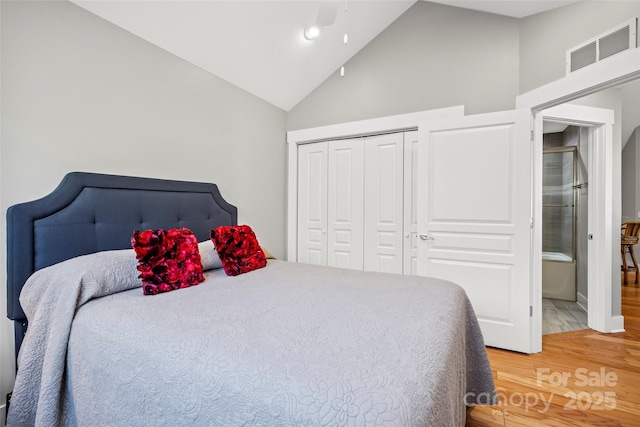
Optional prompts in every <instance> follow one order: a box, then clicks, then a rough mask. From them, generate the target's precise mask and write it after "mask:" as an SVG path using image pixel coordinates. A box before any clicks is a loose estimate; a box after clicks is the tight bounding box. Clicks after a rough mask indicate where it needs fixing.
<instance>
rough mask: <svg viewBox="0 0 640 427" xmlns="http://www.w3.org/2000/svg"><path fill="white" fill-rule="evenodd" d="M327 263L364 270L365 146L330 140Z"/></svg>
mask: <svg viewBox="0 0 640 427" xmlns="http://www.w3.org/2000/svg"><path fill="white" fill-rule="evenodd" d="M328 183H329V188H328V193H327V198H328V201H327V205H328V227H327V228H328V239H327V240H328V265H330V266H333V267H342V268H351V269H355V270H362V269H363V247H364V243H363V225H362V221H363V209H364V205H363V203H364V201H363V197H364V146H363V143H362V140H361V139H346V140H338V141H330V142H329V176H328Z"/></svg>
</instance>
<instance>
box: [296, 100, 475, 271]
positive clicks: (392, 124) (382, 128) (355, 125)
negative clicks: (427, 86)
mask: <svg viewBox="0 0 640 427" xmlns="http://www.w3.org/2000/svg"><path fill="white" fill-rule="evenodd" d="M461 116H464V106H462V105H458V106H455V107H448V108H438V109H434V110H428V111H419V112H416V113H409V114H400V115H397V116H388V117H380V118H376V119H368V120H360V121H354V122H347V123H340V124H336V125H328V126H320V127H315V128H308V129H300V130H293V131H289V132H287V144H288V149H287V150H288V165H287V261H297V260H298V259H297V257H298V220H297V218H298V146H299V145H301V144H310V143H314V142H321V141H328V140H331V139H346V138H355V137H361V136H371V135H377V134H383V133H393V132H406V131H412V130H418V124H419V123H420V122H423V121H426V120H433V119H442V118H448V117H461Z"/></svg>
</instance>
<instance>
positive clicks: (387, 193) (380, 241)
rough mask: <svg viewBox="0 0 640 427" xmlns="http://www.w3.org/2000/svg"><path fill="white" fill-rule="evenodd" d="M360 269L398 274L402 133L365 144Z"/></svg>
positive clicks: (401, 207) (401, 227) (370, 138)
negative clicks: (362, 253) (361, 257)
mask: <svg viewBox="0 0 640 427" xmlns="http://www.w3.org/2000/svg"><path fill="white" fill-rule="evenodd" d="M364 145H365V148H364V150H365V175H364V176H365V183H366V184H365V196H364V247H365V253H364V269H365V270H367V271H380V272H386V273H400V274H402V266H403V259H402V247H403V237H402V232H403V220H404V217H403V200H404V194H403V180H404V172H403V163H404V153H403V138H402V133H394V134H388V135H379V136H373V137H368V138H367V139H366V141H365V144H364Z"/></svg>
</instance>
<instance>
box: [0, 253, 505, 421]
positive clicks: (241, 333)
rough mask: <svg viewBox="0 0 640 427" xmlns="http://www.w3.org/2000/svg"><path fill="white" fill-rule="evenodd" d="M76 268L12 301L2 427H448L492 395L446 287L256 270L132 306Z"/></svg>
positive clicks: (465, 304)
mask: <svg viewBox="0 0 640 427" xmlns="http://www.w3.org/2000/svg"><path fill="white" fill-rule="evenodd" d="M89 257H91V256H89ZM134 261H135V260H134ZM68 262H69V261H68ZM71 262H79V261H71ZM127 262H128V261H127ZM127 262H121V264H123V265H127ZM134 264H135V263H134ZM85 265H86V264H85ZM72 267H73V268H72ZM75 268H79V265H73V266H71V267H69V269H66V270H64V272H57V273H56V275H55V278H54V280H55V281H57V283H56V285H55V286H52V285H51V283H50V282H49V283H46V281H45V280H44V279H38V278H36V280H32V281H30V282H31V283H30V284H29V286H28V287H25V291H24V292H23V299H22V300H21V302H22V304H23V307H24V308H25V312H26V313H27V315H28V316H29V322H30V323H29V330H28V333H27V336H26V337H25V341H24V344H23V349H22V352H21V355H20V361H19V364H20V365H19V366H20V371H19V373H18V378H17V380H16V388H15V390H14V397H13V400H12V403H11V411H10V415H9V425H10V426H13V425H34V424H35V425H42V426H45V425H46V426H51V425H56V424H60V425H79V426H91V425H100V426H142V425H153V426H161V425H165V426H180V425H202V426H248V425H251V426H321V425H322V426H369V425H371V426H380V425H389V426H454V425H457V426H463V425H464V423H465V415H466V411H465V405H464V403H465V395H466V394H467V393H468V395H469V396H479V395H480V394H481V393H489V394H493V393H494V384H493V378H492V375H491V370H490V367H489V363H488V360H487V356H486V351H485V348H484V343H483V340H482V336H481V334H480V330H479V328H478V323H477V320H476V317H475V315H474V313H473V310H472V307H471V305H470V303H469V300H468V299H467V297H466V295H465V293H464V291H463V290H462V289H461V288H460V287H458V286H456V285H453V284H451V283H448V282H444V281H440V280H434V279H428V278H420V277H409V276H397V275H387V274H377V273H365V272H356V271H351V270H343V269H334V268H327V267H314V266H309V265H302V264H295V263H288V262H283V261H275V260H269V264H268V265H267V267H265V268H263V269H260V270H256V271H253V272H251V273H247V274H243V275H240V276H236V277H227V276H226V275H225V274H224V272H223V271H222V270H221V269H218V270H212V271H210V272H207V273H205V276H206V278H207V280H206V281H205V282H203V283H201V284H199V285H198V286H195V287H192V288H187V289H181V290H178V291H174V292H170V293H167V294H160V295H156V296H144V295H142V291H141V289H131V290H127V289H130V288H132V287H137V286H139V285H140V284H139V282H138V281H137V279H136V280H131V275H130V273H129V272H128V271H127V272H123V271H120V273H119V274H118V279H117V280H115V281H116V282H117V283H115V284H114V283H111V284H106V282H108V281H102V280H93V281H92V280H91V275H87V274H86V273H78V272H76V273H73V271H74V269H75ZM136 273H137V272H134V273H133V274H134V275H135V274H136ZM36 274H38V273H36ZM43 275H44V274H41V275H40V276H43ZM134 277H135V276H134ZM123 278H126V280H123ZM96 283H98V284H99V285H100V286H96ZM52 289H55V291H53V290H52ZM74 293H75V294H76V297H73V294H74ZM109 294H111V295H109ZM103 295H109V296H104V297H101V298H96V297H100V296H103ZM90 298H94V299H91V300H89V299H90ZM51 301H55V302H51ZM87 301H88V302H87ZM76 307H78V308H77V309H76ZM76 311H77V312H76ZM74 313H75V315H74ZM72 322H73V323H72ZM67 341H68V351H67ZM65 361H66V363H65ZM484 397H485V398H486V394H485V395H484ZM468 401H469V402H471V401H472V399H468ZM485 402H486V400H485ZM36 408H37V410H36Z"/></svg>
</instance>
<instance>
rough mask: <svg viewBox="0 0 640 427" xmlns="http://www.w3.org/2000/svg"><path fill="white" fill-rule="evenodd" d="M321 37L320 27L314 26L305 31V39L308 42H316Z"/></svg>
mask: <svg viewBox="0 0 640 427" xmlns="http://www.w3.org/2000/svg"><path fill="white" fill-rule="evenodd" d="M319 35H320V27H318V26H317V25H312V26H311V27H307V28H305V29H304V38H305V39H307V40H314V39H315V38H316V37H318V36H319Z"/></svg>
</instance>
